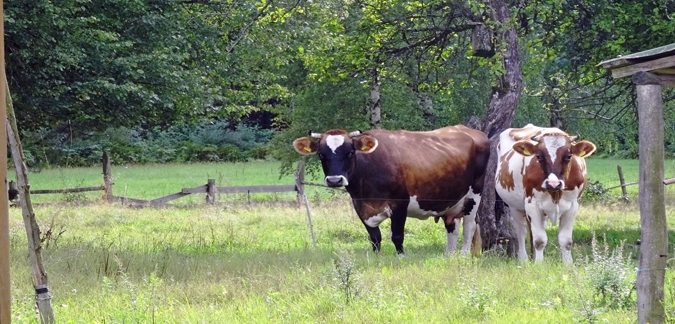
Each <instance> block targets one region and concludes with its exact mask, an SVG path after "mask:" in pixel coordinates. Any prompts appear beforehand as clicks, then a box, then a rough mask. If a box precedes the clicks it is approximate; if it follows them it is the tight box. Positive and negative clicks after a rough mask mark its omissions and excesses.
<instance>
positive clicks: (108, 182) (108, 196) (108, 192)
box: [102, 151, 113, 202]
mask: <svg viewBox="0 0 675 324" xmlns="http://www.w3.org/2000/svg"><path fill="white" fill-rule="evenodd" d="M102 160H103V187H104V188H105V189H104V190H105V200H106V201H107V202H111V201H112V197H113V192H112V185H113V182H112V172H111V171H110V169H111V168H110V158H109V157H108V152H105V151H104V152H103V159H102Z"/></svg>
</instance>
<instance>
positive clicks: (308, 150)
mask: <svg viewBox="0 0 675 324" xmlns="http://www.w3.org/2000/svg"><path fill="white" fill-rule="evenodd" d="M293 148H294V149H295V150H296V151H298V153H300V154H302V155H312V154H315V153H316V151H317V150H318V149H319V145H317V144H316V142H314V141H313V140H312V139H311V138H309V137H301V138H298V139H296V140H295V141H293Z"/></svg>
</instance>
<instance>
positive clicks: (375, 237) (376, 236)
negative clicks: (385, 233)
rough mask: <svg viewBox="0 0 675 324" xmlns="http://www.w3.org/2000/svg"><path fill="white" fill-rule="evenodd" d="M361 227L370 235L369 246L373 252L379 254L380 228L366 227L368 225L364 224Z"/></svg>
mask: <svg viewBox="0 0 675 324" xmlns="http://www.w3.org/2000/svg"><path fill="white" fill-rule="evenodd" d="M363 225H364V226H365V227H366V230H367V231H368V234H369V235H370V244H371V245H372V246H373V251H375V252H380V243H381V242H382V233H381V232H380V227H378V226H375V227H372V226H368V224H366V223H365V222H364V223H363Z"/></svg>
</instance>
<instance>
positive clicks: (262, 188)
mask: <svg viewBox="0 0 675 324" xmlns="http://www.w3.org/2000/svg"><path fill="white" fill-rule="evenodd" d="M216 189H217V190H218V193H227V194H231V193H254V192H289V191H296V188H295V185H274V186H243V187H217V188H216Z"/></svg>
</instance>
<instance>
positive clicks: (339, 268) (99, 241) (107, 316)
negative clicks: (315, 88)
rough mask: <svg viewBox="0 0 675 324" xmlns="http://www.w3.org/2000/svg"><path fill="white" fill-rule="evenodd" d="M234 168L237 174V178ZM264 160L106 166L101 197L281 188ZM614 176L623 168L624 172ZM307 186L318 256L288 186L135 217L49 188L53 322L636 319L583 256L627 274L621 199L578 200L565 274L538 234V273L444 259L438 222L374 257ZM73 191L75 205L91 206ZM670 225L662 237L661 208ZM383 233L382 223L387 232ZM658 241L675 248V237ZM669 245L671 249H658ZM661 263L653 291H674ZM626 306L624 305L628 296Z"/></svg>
mask: <svg viewBox="0 0 675 324" xmlns="http://www.w3.org/2000/svg"><path fill="white" fill-rule="evenodd" d="M628 162H630V163H632V162H631V161H628ZM614 163H615V161H611V162H608V163H607V166H606V167H604V168H603V167H602V163H601V161H600V160H598V161H597V162H594V164H593V166H591V163H589V174H591V175H593V174H597V175H600V174H604V173H603V172H601V171H603V170H610V171H614V170H615V168H616V166H615V165H614ZM620 163H622V164H624V163H626V162H625V161H621V162H620ZM622 166H623V165H622ZM240 167H245V168H246V170H237V168H240ZM275 167H276V165H275V164H274V163H269V162H268V163H262V162H256V163H252V164H247V165H245V166H244V165H240V164H222V165H219V164H196V165H169V166H150V167H136V166H130V167H128V168H123V167H114V168H113V172H115V173H114V174H113V179H114V181H115V190H119V187H121V186H122V185H125V186H126V187H127V192H129V193H130V194H129V197H133V198H156V197H158V196H161V195H165V194H169V193H172V192H176V191H178V190H179V188H182V187H190V186H197V185H200V184H203V183H205V182H206V179H207V178H209V177H214V178H216V179H217V183H218V185H219V186H222V185H225V183H227V184H226V185H253V184H275V181H279V183H281V184H286V183H287V181H289V180H290V179H289V178H282V179H281V180H277V179H278V176H277V174H276V170H274V169H273V168H275ZM612 169H613V170H612ZM610 171H607V172H606V173H607V176H609V174H610V173H611V172H610ZM265 172H267V173H265ZM624 172H625V173H626V175H627V167H624ZM221 175H222V177H221ZM30 177H31V183H32V184H33V188H35V189H53V188H54V187H56V188H59V187H62V185H60V184H68V183H80V182H81V183H82V184H81V185H82V186H91V185H98V184H100V182H102V179H100V178H101V176H100V171H98V170H97V169H67V170H45V171H43V172H41V173H36V174H31V175H30ZM42 179H51V181H53V182H50V183H48V184H45V183H46V180H44V181H43V180H42ZM69 181H70V182H69ZM626 181H631V180H628V179H627V180H626ZM59 183H60V184H59ZM290 183H292V180H291V182H290ZM79 185H80V184H78V186H79ZM608 185H609V184H608ZM132 190H133V191H132ZM313 190H315V192H313V193H311V194H310V198H312V202H311V207H312V211H313V215H312V221H313V225H314V231H315V235H316V239H317V249H316V250H315V249H313V248H312V244H311V241H310V236H309V233H308V228H307V215H306V214H305V210H304V207H302V206H298V205H296V204H295V203H293V202H290V201H291V200H293V199H294V197H293V194H292V193H290V196H289V197H282V196H277V197H276V198H275V199H268V198H266V197H261V196H258V195H256V196H255V197H254V198H255V199H259V200H260V202H257V203H254V204H248V203H246V199H245V198H243V199H239V200H235V197H231V198H228V199H227V200H225V199H223V197H222V196H220V197H219V198H218V202H219V203H217V204H216V205H214V206H207V205H205V204H204V203H203V195H194V197H195V198H194V199H196V200H195V201H196V202H198V204H197V203H195V204H194V205H191V206H190V207H189V208H188V207H185V206H183V205H181V204H177V205H175V206H173V207H169V208H146V209H133V208H126V207H123V206H120V205H118V204H105V203H96V204H72V203H63V202H64V198H63V197H62V195H43V196H41V199H43V202H52V203H50V204H42V205H39V206H37V207H36V215H37V217H38V223H39V225H40V227H41V229H42V232H43V233H47V232H48V231H49V230H50V229H51V233H52V234H51V235H50V236H45V240H44V242H43V246H44V251H43V259H44V262H45V269H46V271H47V274H48V275H49V282H50V289H51V291H52V293H53V295H54V299H53V300H52V304H53V307H54V311H55V315H56V319H57V321H58V322H62V323H279V322H301V323H318V322H326V323H356V322H358V323H363V322H373V323H384V322H398V323H413V322H415V323H417V322H450V323H531V322H533V321H539V322H546V323H571V322H584V323H593V322H611V323H634V322H636V318H637V315H636V309H635V307H634V306H617V305H614V304H611V303H608V302H605V301H603V299H602V297H601V296H600V294H599V293H598V290H597V288H595V287H596V286H594V283H593V280H592V279H594V278H595V277H594V276H593V273H594V272H593V271H596V270H593V269H597V266H599V265H600V266H601V265H603V264H604V263H602V262H600V261H598V260H593V259H592V257H591V256H592V255H593V254H592V253H591V252H592V251H591V250H592V242H593V237H594V236H595V237H596V238H597V239H599V240H600V242H599V244H607V245H608V246H609V251H614V250H616V249H618V248H619V247H621V246H622V244H621V242H622V241H624V240H625V244H624V245H623V249H622V250H621V252H622V255H625V256H627V259H626V264H621V265H622V266H623V267H622V269H623V270H627V271H626V273H627V276H628V280H629V281H630V280H634V277H635V272H634V269H635V267H636V266H637V261H636V260H637V247H636V246H635V245H634V244H633V243H634V242H635V240H636V239H637V238H638V237H639V224H640V221H639V211H638V208H637V205H636V203H635V200H633V201H631V202H630V203H628V204H625V203H623V202H620V201H618V200H608V201H603V202H602V203H591V202H587V203H585V204H584V205H583V206H582V207H581V209H580V213H579V216H578V218H577V219H578V220H577V223H576V226H575V230H574V240H575V247H574V257H575V261H576V265H575V266H574V267H565V266H563V265H562V264H561V261H560V253H559V251H557V249H556V246H555V242H556V241H557V240H556V239H555V237H556V233H557V228H554V227H550V226H549V228H548V234H549V245H548V246H547V249H546V252H545V262H544V263H542V264H532V263H528V262H526V263H523V262H517V261H515V260H512V259H507V258H503V257H500V256H497V255H494V254H492V253H487V254H485V255H484V256H483V257H482V258H480V259H469V258H464V257H460V256H457V255H453V256H445V255H444V253H443V251H444V248H445V230H444V228H443V226H441V225H439V224H435V223H434V222H431V221H417V220H411V221H409V222H407V224H406V241H405V245H406V252H407V253H406V255H405V256H403V257H399V256H396V254H395V249H394V247H393V244H392V243H391V241H390V240H389V239H385V240H384V241H383V244H382V248H383V251H382V252H381V253H380V254H373V253H372V251H371V250H370V248H369V243H368V242H367V234H366V232H365V229H364V228H363V225H362V224H361V223H360V221H359V220H358V218H357V217H356V214H355V212H354V211H353V208H352V207H351V204H350V202H349V200H348V199H346V196H345V195H344V194H339V193H338V194H336V193H335V192H334V191H330V192H322V191H321V190H324V191H325V189H320V188H316V189H313ZM131 192H133V193H134V195H132V194H131ZM116 194H119V193H118V192H116ZM99 195H100V194H99ZM77 198H78V199H77V200H75V201H76V202H80V201H83V200H84V201H90V199H92V198H89V197H84V196H80V197H77ZM93 198H95V197H93ZM328 198H330V199H328ZM182 199H185V198H182ZM285 200H289V202H285ZM179 201H181V200H179ZM53 202H57V203H53ZM668 219H669V227H670V228H673V226H675V217H674V215H673V210H671V209H670V208H669V209H668ZM388 226H389V223H388V222H385V223H383V225H382V232H383V234H384V235H383V236H385V237H387V236H388V235H387V234H386V233H388V232H389V227H388ZM10 228H11V232H10V241H11V258H12V259H11V260H12V261H11V271H12V272H11V273H12V280H13V284H12V287H11V289H12V296H13V305H12V312H13V321H14V322H15V323H37V322H38V319H37V317H36V314H35V309H34V304H33V300H32V296H33V287H32V283H31V272H30V267H29V264H28V259H27V257H26V234H25V229H24V227H23V221H22V219H21V212H20V209H17V208H12V209H11V210H10ZM594 234H595V235H594ZM602 234H605V236H606V240H603V237H602ZM669 234H670V236H671V237H670V241H671V242H675V235H674V234H673V232H670V233H669ZM43 236H44V234H43ZM669 251H670V255H671V256H672V253H673V246H672V245H671V246H670V248H669ZM589 258H591V259H589ZM612 262H614V261H612ZM672 263H673V261H670V269H669V270H668V272H667V278H666V279H667V284H666V287H673V286H675V282H674V281H675V271H673V270H672V267H673V265H672ZM591 265H592V266H591ZM611 274H612V273H611V272H610V275H611ZM614 279H616V278H614ZM629 284H630V282H629ZM666 290H667V291H666V296H667V302H668V304H667V307H670V308H669V309H670V313H669V314H671V316H675V309H673V307H672V305H673V300H674V298H675V291H673V289H666ZM628 298H630V301H631V305H632V304H634V299H635V294H634V292H633V295H632V296H629V297H628Z"/></svg>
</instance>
